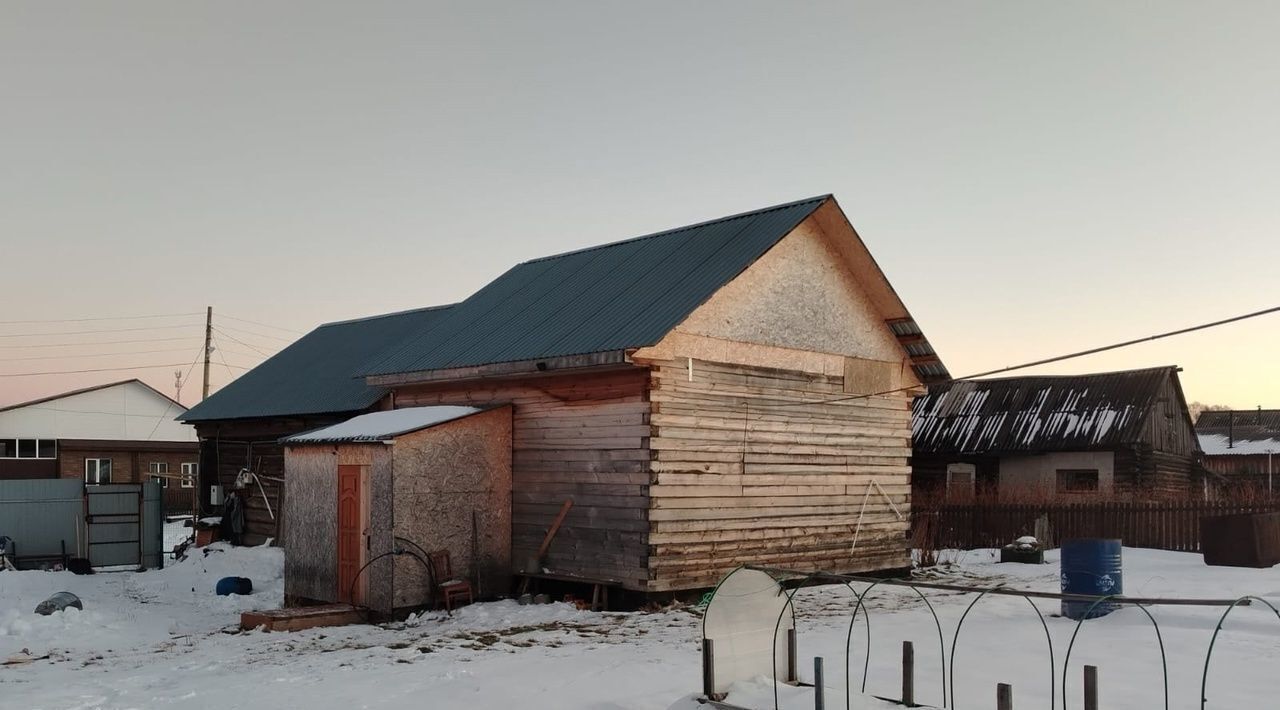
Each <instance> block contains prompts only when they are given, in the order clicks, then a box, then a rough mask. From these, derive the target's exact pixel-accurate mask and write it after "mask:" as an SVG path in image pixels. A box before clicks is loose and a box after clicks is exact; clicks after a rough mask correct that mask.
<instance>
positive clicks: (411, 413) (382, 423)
mask: <svg viewBox="0 0 1280 710" xmlns="http://www.w3.org/2000/svg"><path fill="white" fill-rule="evenodd" d="M482 411H484V410H483V409H481V408H480V407H462V406H454V405H432V406H428V407H406V408H404V409H390V410H387V411H384V412H370V413H368V414H361V415H360V416H358V417H353V418H351V419H348V420H346V421H345V422H339V423H337V424H331V425H329V426H326V427H321V428H319V429H314V430H312V431H307V432H303V433H301V434H294V435H293V436H288V437H285V438H283V439H281V440H280V442H281V443H283V444H291V445H292V444H322V443H323V444H332V443H339V442H378V441H389V440H391V439H394V438H396V437H397V436H400V435H401V434H408V433H410V432H415V431H419V430H422V429H426V428H429V427H433V426H436V425H439V424H444V423H445V422H451V421H453V420H455V419H461V418H463V417H469V416H471V415H472V414H478V413H479V412H482Z"/></svg>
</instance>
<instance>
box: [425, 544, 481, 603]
mask: <svg viewBox="0 0 1280 710" xmlns="http://www.w3.org/2000/svg"><path fill="white" fill-rule="evenodd" d="M428 560H429V561H430V562H431V573H432V574H434V575H435V578H436V591H437V592H438V594H437V595H436V606H437V607H440V606H443V607H444V608H445V610H447V611H453V604H454V600H457V599H463V598H465V599H466V600H467V603H468V604H471V603H473V602H475V597H474V596H473V594H472V592H471V582H469V581H467V580H465V579H455V578H454V576H453V563H452V562H451V561H450V559H449V551H448V550H437V551H436V552H433V553H431V555H430V556H429V557H428Z"/></svg>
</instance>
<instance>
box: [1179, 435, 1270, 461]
mask: <svg viewBox="0 0 1280 710" xmlns="http://www.w3.org/2000/svg"><path fill="white" fill-rule="evenodd" d="M1197 436H1198V437H1199V438H1200V448H1201V449H1204V453H1205V454H1206V455H1208V456H1249V455H1257V454H1273V453H1274V454H1280V438H1266V439H1242V438H1240V437H1239V436H1237V437H1235V440H1234V441H1233V440H1232V438H1231V437H1230V436H1228V435H1226V434H1197ZM1228 443H1230V444H1231V445H1230V446H1228V445H1227V444H1228Z"/></svg>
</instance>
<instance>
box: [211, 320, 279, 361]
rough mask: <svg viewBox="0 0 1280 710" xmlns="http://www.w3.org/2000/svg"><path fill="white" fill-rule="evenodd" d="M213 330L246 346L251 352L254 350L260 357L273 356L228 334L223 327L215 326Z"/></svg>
mask: <svg viewBox="0 0 1280 710" xmlns="http://www.w3.org/2000/svg"><path fill="white" fill-rule="evenodd" d="M213 330H214V331H215V332H218V333H221V334H222V335H225V336H227V337H228V338H231V339H232V340H233V341H235V342H237V343H240V344H241V345H243V346H245V347H246V348H249V349H250V350H252V351H254V352H256V353H258V354H259V355H261V356H263V357H271V354H270V353H266V352H263V351H262V350H261V349H260V348H257V347H255V346H253V345H250V344H248V343H246V342H244V341H243V340H241V339H239V338H237V337H236V336H234V335H232V334H230V333H228V332H226V331H225V330H223V329H222V328H221V327H219V326H214V327H213Z"/></svg>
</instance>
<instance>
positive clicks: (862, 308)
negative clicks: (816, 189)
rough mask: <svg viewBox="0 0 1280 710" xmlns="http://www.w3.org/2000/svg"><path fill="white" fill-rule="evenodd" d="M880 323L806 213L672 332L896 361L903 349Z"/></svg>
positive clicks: (881, 320)
mask: <svg viewBox="0 0 1280 710" xmlns="http://www.w3.org/2000/svg"><path fill="white" fill-rule="evenodd" d="M884 321H885V316H884V315H882V314H881V313H879V311H877V309H876V308H875V306H874V305H873V303H872V301H871V298H870V297H869V296H868V294H867V293H866V292H865V291H864V290H863V288H862V287H861V286H860V285H859V283H858V282H857V280H856V278H855V276H854V274H853V273H852V271H850V269H849V267H848V266H847V265H846V264H845V263H844V261H843V257H841V256H840V254H839V253H838V252H837V251H836V249H835V248H834V246H833V245H832V244H831V243H830V242H829V241H828V238H827V236H826V235H825V234H824V233H823V232H822V230H821V229H820V228H819V226H818V224H817V222H816V221H815V220H814V219H812V218H810V219H807V220H805V221H804V222H801V223H800V225H799V226H798V227H796V228H795V230H793V231H792V232H791V234H789V235H787V236H786V237H785V238H783V239H782V241H780V242H778V244H777V245H775V246H774V247H773V249H771V250H769V252H768V253H767V254H765V255H764V256H763V257H761V258H760V259H759V260H758V261H756V263H754V264H752V265H751V266H750V267H749V268H748V269H747V270H746V271H744V272H743V273H742V274H740V275H739V276H738V277H737V278H735V279H734V280H733V281H730V282H729V283H728V284H727V285H726V286H725V287H724V288H722V289H720V290H719V291H718V292H716V294H715V295H714V296H712V297H711V298H710V299H709V300H708V301H707V302H706V303H704V304H703V305H702V306H700V307H699V308H698V309H697V310H695V311H694V312H693V313H691V314H690V315H689V317H688V318H687V319H685V321H684V322H683V323H681V324H680V325H679V326H678V327H677V328H676V330H675V332H676V333H691V334H697V335H705V336H710V337H713V338H720V339H724V340H731V341H738V342H744V343H758V344H762V345H774V346H779V347H786V348H794V349H797V350H806V351H814V352H823V353H835V354H840V355H849V356H854V357H860V358H867V359H872V360H888V361H897V360H901V359H902V357H903V352H902V348H901V346H899V345H898V342H897V340H896V339H895V338H894V337H893V334H892V333H890V332H889V330H888V329H887V328H885V325H884Z"/></svg>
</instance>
